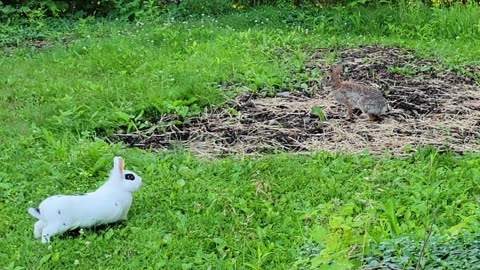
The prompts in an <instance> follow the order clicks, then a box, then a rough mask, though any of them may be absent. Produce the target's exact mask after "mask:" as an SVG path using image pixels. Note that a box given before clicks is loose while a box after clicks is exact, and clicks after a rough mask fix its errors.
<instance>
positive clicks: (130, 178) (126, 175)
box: [125, 173, 135, 181]
mask: <svg viewBox="0 0 480 270" xmlns="http://www.w3.org/2000/svg"><path fill="white" fill-rule="evenodd" d="M125 179H127V180H130V181H133V180H135V175H133V174H131V173H127V174H125Z"/></svg>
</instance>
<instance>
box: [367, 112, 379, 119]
mask: <svg viewBox="0 0 480 270" xmlns="http://www.w3.org/2000/svg"><path fill="white" fill-rule="evenodd" d="M367 115H368V120H370V121H375V120H377V119H378V118H377V116H376V115H375V114H371V113H367Z"/></svg>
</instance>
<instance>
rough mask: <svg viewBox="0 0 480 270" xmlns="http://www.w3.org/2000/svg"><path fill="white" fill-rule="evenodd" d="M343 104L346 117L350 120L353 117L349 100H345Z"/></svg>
mask: <svg viewBox="0 0 480 270" xmlns="http://www.w3.org/2000/svg"><path fill="white" fill-rule="evenodd" d="M345 106H346V107H347V119H348V120H350V119H352V118H353V106H352V104H350V102H345Z"/></svg>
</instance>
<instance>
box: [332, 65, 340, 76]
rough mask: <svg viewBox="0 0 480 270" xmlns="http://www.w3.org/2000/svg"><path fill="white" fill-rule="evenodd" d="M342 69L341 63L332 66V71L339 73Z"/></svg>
mask: <svg viewBox="0 0 480 270" xmlns="http://www.w3.org/2000/svg"><path fill="white" fill-rule="evenodd" d="M342 71H343V65H342V64H337V65H334V66H333V68H332V72H333V73H337V74H340V73H342Z"/></svg>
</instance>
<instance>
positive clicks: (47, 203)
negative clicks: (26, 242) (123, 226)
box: [28, 157, 142, 243]
mask: <svg viewBox="0 0 480 270" xmlns="http://www.w3.org/2000/svg"><path fill="white" fill-rule="evenodd" d="M141 184H142V178H141V177H140V176H138V175H137V174H135V173H134V172H132V171H128V170H123V159H122V158H121V157H115V158H114V159H113V169H112V170H111V171H110V176H109V178H108V180H107V181H106V182H105V183H104V184H103V185H102V186H100V187H99V188H98V189H97V190H96V191H94V192H90V193H86V194H80V195H56V196H51V197H48V198H46V199H45V200H43V201H42V202H41V203H40V206H39V207H38V208H33V207H31V208H29V209H28V213H29V214H30V215H32V216H34V217H35V218H36V219H38V221H37V222H36V223H35V225H34V230H33V235H34V237H35V238H37V239H38V238H40V237H41V241H42V243H47V242H49V241H50V237H52V236H53V235H56V234H61V233H64V232H66V231H68V230H71V229H75V228H78V227H92V226H95V225H101V224H108V223H113V222H117V221H120V220H126V219H127V214H128V210H129V209H130V205H131V204H132V192H134V191H135V190H137V189H138V188H139V187H140V186H141Z"/></svg>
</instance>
